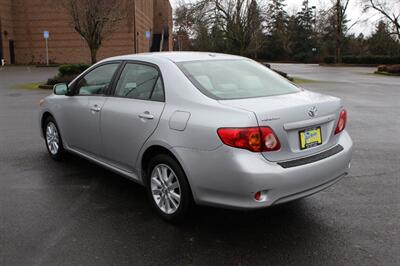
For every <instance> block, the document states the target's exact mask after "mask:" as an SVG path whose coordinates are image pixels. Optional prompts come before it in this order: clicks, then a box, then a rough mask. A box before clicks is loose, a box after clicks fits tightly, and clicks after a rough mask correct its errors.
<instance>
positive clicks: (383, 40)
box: [368, 21, 400, 55]
mask: <svg viewBox="0 0 400 266" xmlns="http://www.w3.org/2000/svg"><path fill="white" fill-rule="evenodd" d="M368 48H369V52H370V53H371V54H376V55H399V54H400V44H399V43H398V42H397V41H396V40H394V39H393V37H392V36H391V35H390V30H389V27H388V25H387V24H386V23H385V22H384V21H380V22H379V23H378V25H377V27H376V30H375V32H374V33H373V34H372V36H371V37H370V38H369V39H368Z"/></svg>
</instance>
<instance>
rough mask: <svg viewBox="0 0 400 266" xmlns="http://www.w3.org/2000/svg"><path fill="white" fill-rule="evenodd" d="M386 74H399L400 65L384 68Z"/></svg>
mask: <svg viewBox="0 0 400 266" xmlns="http://www.w3.org/2000/svg"><path fill="white" fill-rule="evenodd" d="M386 72H389V73H400V65H392V66H387V67H386Z"/></svg>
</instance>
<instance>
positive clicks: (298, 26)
mask: <svg viewBox="0 0 400 266" xmlns="http://www.w3.org/2000/svg"><path fill="white" fill-rule="evenodd" d="M291 23H292V24H294V25H292V26H291V27H292V28H293V29H291V31H293V30H294V31H293V32H292V33H291V34H290V36H291V39H292V40H291V43H292V54H293V56H294V59H295V60H299V61H303V62H310V61H311V60H312V58H313V56H314V55H313V48H315V46H316V42H315V38H316V36H315V31H314V26H315V18H314V10H313V8H312V7H311V6H310V5H309V1H308V0H304V1H303V6H302V9H301V11H300V12H298V13H297V15H296V16H295V17H294V18H292V22H291Z"/></svg>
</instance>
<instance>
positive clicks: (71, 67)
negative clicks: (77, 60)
mask: <svg viewBox="0 0 400 266" xmlns="http://www.w3.org/2000/svg"><path fill="white" fill-rule="evenodd" d="M88 67H89V65H87V64H68V65H62V66H60V67H59V68H58V72H60V75H61V76H67V75H76V74H80V73H82V72H83V71H85V70H86V69H87V68H88Z"/></svg>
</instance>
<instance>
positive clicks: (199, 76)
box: [178, 59, 300, 100]
mask: <svg viewBox="0 0 400 266" xmlns="http://www.w3.org/2000/svg"><path fill="white" fill-rule="evenodd" d="M178 66H179V68H180V69H181V70H182V71H183V72H184V73H185V75H186V76H187V77H188V78H189V79H190V81H191V82H192V83H193V84H194V85H195V86H196V87H197V88H198V89H199V90H200V91H202V92H203V93H204V94H206V95H207V96H209V97H211V98H214V99H221V100H228V99H241V98H253V97H265V96H274V95H281V94H288V93H294V92H298V91H300V89H299V88H297V87H296V86H295V85H293V84H291V83H290V82H288V81H287V80H285V79H284V78H282V77H281V76H279V75H278V74H276V73H275V72H273V71H271V70H270V69H268V68H267V67H265V66H263V65H261V64H259V63H256V62H254V61H251V60H246V59H241V60H209V61H191V62H181V63H178Z"/></svg>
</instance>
